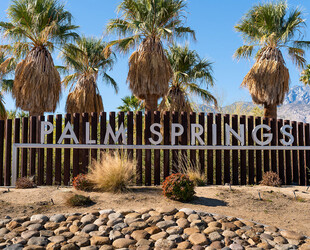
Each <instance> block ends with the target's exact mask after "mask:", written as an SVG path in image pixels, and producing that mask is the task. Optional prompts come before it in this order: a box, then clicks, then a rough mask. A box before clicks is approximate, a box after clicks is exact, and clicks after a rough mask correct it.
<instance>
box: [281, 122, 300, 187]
mask: <svg viewBox="0 0 310 250" xmlns="http://www.w3.org/2000/svg"><path fill="white" fill-rule="evenodd" d="M284 125H291V124H290V121H288V120H285V121H284ZM296 139H297V138H296V137H294V141H295V140H296ZM284 167H285V171H284V174H285V178H284V183H285V184H286V185H290V184H291V183H292V152H291V150H285V166H284Z"/></svg>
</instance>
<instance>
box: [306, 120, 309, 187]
mask: <svg viewBox="0 0 310 250" xmlns="http://www.w3.org/2000/svg"><path fill="white" fill-rule="evenodd" d="M305 145H306V146H310V125H309V123H306V124H305ZM309 181H310V150H306V158H305V185H307V186H308V185H309V184H310V183H309Z"/></svg>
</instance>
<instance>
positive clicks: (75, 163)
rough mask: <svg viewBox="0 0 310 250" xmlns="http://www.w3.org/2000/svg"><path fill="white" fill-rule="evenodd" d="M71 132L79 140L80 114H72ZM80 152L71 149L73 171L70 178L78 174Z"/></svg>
mask: <svg viewBox="0 0 310 250" xmlns="http://www.w3.org/2000/svg"><path fill="white" fill-rule="evenodd" d="M73 131H74V133H75V135H76V137H77V139H78V140H79V137H80V114H78V113H75V114H73ZM79 157H80V150H79V149H73V171H72V178H74V177H76V176H77V175H78V174H79V173H80V160H79Z"/></svg>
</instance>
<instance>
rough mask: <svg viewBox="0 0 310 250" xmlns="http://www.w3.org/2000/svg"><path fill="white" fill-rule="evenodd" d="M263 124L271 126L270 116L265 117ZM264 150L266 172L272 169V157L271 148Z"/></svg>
mask: <svg viewBox="0 0 310 250" xmlns="http://www.w3.org/2000/svg"><path fill="white" fill-rule="evenodd" d="M263 124H265V125H268V126H269V118H266V117H264V118H263ZM263 152H264V173H266V172H268V171H270V158H269V153H270V150H264V151H263Z"/></svg>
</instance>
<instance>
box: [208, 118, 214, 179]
mask: <svg viewBox="0 0 310 250" xmlns="http://www.w3.org/2000/svg"><path fill="white" fill-rule="evenodd" d="M212 124H213V114H212V113H208V116H207V134H208V138H207V141H208V145H212ZM207 183H208V184H213V150H207Z"/></svg>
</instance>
